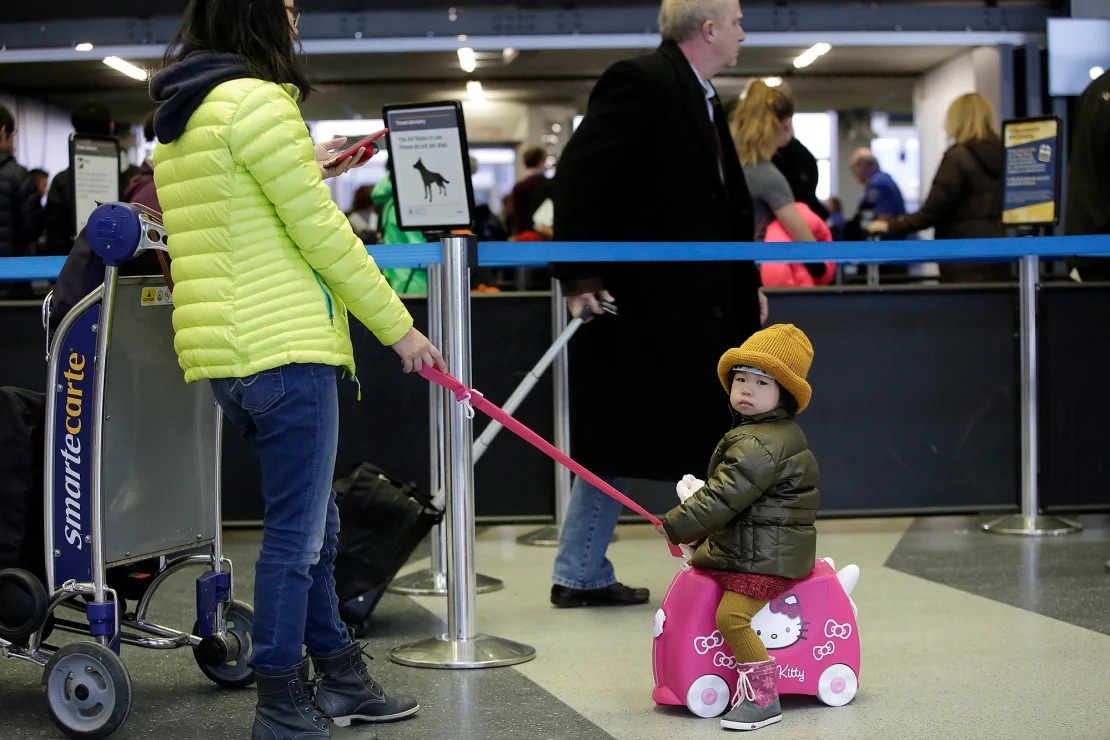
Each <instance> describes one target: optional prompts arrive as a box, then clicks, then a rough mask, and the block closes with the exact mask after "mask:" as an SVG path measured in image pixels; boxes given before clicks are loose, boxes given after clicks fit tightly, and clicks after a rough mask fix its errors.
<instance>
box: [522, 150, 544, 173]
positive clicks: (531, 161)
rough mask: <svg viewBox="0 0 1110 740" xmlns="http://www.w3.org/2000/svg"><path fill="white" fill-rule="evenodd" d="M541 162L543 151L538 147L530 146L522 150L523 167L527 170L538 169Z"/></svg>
mask: <svg viewBox="0 0 1110 740" xmlns="http://www.w3.org/2000/svg"><path fill="white" fill-rule="evenodd" d="M543 160H544V153H543V149H540V148H539V147H538V146H531V147H528V148H527V149H525V150H524V166H525V167H527V168H528V169H532V168H533V167H539V166H540V164H541V163H542V162H543Z"/></svg>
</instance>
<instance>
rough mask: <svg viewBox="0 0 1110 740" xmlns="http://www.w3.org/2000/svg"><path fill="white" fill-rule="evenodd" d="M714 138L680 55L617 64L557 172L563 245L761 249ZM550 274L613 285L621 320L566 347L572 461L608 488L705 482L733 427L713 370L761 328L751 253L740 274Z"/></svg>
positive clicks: (678, 270) (729, 268)
mask: <svg viewBox="0 0 1110 740" xmlns="http://www.w3.org/2000/svg"><path fill="white" fill-rule="evenodd" d="M722 118H723V117H722ZM716 131H717V136H714V124H713V123H712V122H711V120H710V116H709V112H708V109H707V106H706V98H705V93H704V90H703V88H702V87H701V86H700V85H699V83H698V80H697V77H696V75H695V73H694V71H693V69H692V68H691V66H690V64H689V63H688V62H687V61H686V58H685V56H683V54H682V52H681V51H680V50H679V48H678V46H677V45H675V44H673V43H670V42H664V43H663V44H662V45H660V47H659V48H658V49H656V50H655V51H654V52H652V53H650V54H647V55H644V56H641V57H638V58H635V59H630V60H625V61H621V62H618V63H616V64H614V65H613V66H612V67H610V68H609V69H607V70H606V71H605V72H604V74H602V76H601V78H600V79H599V80H598V82H597V85H596V86H595V87H594V90H593V92H592V93H591V95H590V101H589V105H588V107H587V109H586V114H585V116H584V118H583V120H582V122H581V124H580V125H579V127H578V130H577V131H576V132H575V133H574V135H573V136H572V137H571V139H570V141H569V142H567V146H566V148H565V150H564V152H563V154H562V157H561V158H560V160H559V165H558V171H557V174H556V177H555V187H554V205H555V240H556V241H578V242H582V241H590V242H594V241H596V242H608V241H617V242H659V241H663V242H716V241H720V242H741V241H745V242H750V241H751V240H752V238H753V235H754V232H755V225H754V222H753V217H752V202H751V196H750V194H749V192H748V188H747V184H746V183H745V181H744V173H743V171H742V169H741V167H740V162H739V159H738V158H737V155H736V150H735V148H734V147H733V146H732V143H731V138H730V136H729V133H728V126H727V122H726V121H724V120H721V121H718V122H717V125H716ZM718 137H719V139H720V141H721V142H722V143H723V146H722V147H721V148H720V151H721V156H720V158H718V144H717V141H718ZM718 161H720V166H719V165H718ZM722 169H723V172H724V179H723V181H722V177H721V171H722ZM599 249H600V248H599ZM552 267H553V274H554V275H555V276H556V277H558V278H559V279H560V280H561V281H562V283H563V288H564V290H565V291H567V292H568V293H574V292H581V291H582V290H583V289H596V288H599V287H602V286H604V287H605V288H606V289H608V290H609V291H610V292H611V293H612V294H613V296H614V298H615V300H616V303H617V305H618V306H619V311H620V313H619V315H618V316H608V315H606V316H602V317H599V318H597V319H595V320H593V321H590V322H589V323H588V324H587V325H586V326H584V327H583V328H582V329H581V330H580V331H579V332H578V334H577V335H576V336H575V338H574V339H573V340H572V341H571V343H570V349H569V364H570V379H569V385H570V423H571V454H572V455H573V456H574V457H575V458H576V459H577V460H578V461H579V462H581V463H582V464H583V465H585V466H586V467H587V468H589V469H590V470H592V471H593V472H594V473H597V474H598V475H620V476H630V477H638V478H649V479H656V480H673V479H676V478H678V477H681V476H682V475H683V474H684V473H688V472H690V471H694V470H701V469H702V467H703V466H704V465H705V462H706V460H707V459H708V456H709V455H710V454H711V453H712V451H713V449H714V447H715V443H716V442H717V440H718V439H720V437H721V435H722V434H723V433H724V432H725V431H726V430H727V429H728V428H729V424H730V414H729V408H728V399H727V396H726V395H725V394H724V392H723V391H722V390H721V386H720V382H719V381H718V380H717V375H716V371H717V360H718V359H719V358H720V356H721V354H722V353H723V352H724V351H725V350H726V349H728V348H730V347H735V346H737V345H739V344H741V343H742V342H743V341H744V340H745V339H747V337H748V336H749V335H751V333H752V332H754V331H755V330H756V329H758V328H759V304H758V296H757V290H758V287H759V273H758V271H757V270H756V267H755V264H754V263H753V262H752V261H750V256H749V255H748V254H747V250H746V249H745V248H743V247H738V248H737V251H736V261H731V262H658V263H651V262H583V263H560V264H556V265H553V266H552Z"/></svg>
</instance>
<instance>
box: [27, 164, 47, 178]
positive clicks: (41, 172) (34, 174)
mask: <svg viewBox="0 0 1110 740" xmlns="http://www.w3.org/2000/svg"><path fill="white" fill-rule="evenodd" d="M27 174H28V175H30V176H31V177H45V178H46V179H47V180H49V179H50V173H49V172H47V171H46V170H42V169H39V168H38V167H36V168H35V169H33V170H31V171H30V172H28V173H27Z"/></svg>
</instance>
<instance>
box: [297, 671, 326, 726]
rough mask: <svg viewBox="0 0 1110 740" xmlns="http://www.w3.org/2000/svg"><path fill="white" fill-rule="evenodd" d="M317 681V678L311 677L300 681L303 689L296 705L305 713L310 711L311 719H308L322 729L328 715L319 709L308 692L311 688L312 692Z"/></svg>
mask: <svg viewBox="0 0 1110 740" xmlns="http://www.w3.org/2000/svg"><path fill="white" fill-rule="evenodd" d="M319 681H320V679H319V678H312V679H310V680H309V681H308V682H307V683H302V688H303V691H302V693H301V695H300V696H299V697H297V706H298V707H299V708H300V710H301V711H302V712H304V713H306V714H308V713H311V714H312V719H310V720H309V721H310V722H312V723H313V724H314V725H319V726H320V728H321V729H324V728H326V727H327V722H328V717H327V715H326V714H324V710H323V709H320V707H319V706H318V705H317V704H316V700H315V699H313V698H312V697H313V694H310V693H309V689H312V691H313V692H315V691H316V685H317V684H318V683H319Z"/></svg>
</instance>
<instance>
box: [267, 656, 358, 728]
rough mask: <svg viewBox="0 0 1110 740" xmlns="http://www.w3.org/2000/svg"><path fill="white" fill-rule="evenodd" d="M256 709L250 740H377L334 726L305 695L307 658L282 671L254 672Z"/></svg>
mask: <svg viewBox="0 0 1110 740" xmlns="http://www.w3.org/2000/svg"><path fill="white" fill-rule="evenodd" d="M254 673H255V676H256V678H257V683H258V706H256V707H255V710H254V727H253V728H251V740H293V739H294V738H296V740H316V738H336V739H337V740H339V739H342V740H377V739H378V736H377V735H375V734H374V733H372V732H366V731H361V732H360V731H357V730H352V729H349V728H344V727H336V726H334V725H333V724H332V723H331V722H330V721H329V720H328V718H327V716H326V715H325V714H324V712H323V711H321V710H320V707H318V706H316V703H315V702H314V701H313V700H312V695H311V694H310V693H309V692H308V688H307V685H306V682H305V680H304V676H307V675H308V658H305V659H304V660H303V661H301V662H300V663H299V664H298V665H295V666H293V667H292V668H287V669H286V670H284V671H275V672H273V673H271V672H269V671H262V670H257V669H256V670H255V672H254Z"/></svg>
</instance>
